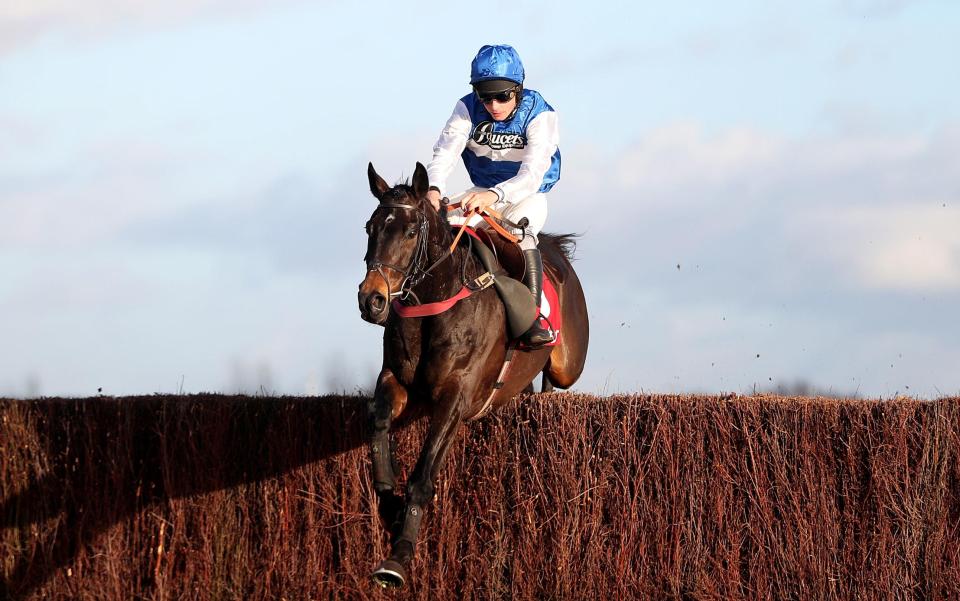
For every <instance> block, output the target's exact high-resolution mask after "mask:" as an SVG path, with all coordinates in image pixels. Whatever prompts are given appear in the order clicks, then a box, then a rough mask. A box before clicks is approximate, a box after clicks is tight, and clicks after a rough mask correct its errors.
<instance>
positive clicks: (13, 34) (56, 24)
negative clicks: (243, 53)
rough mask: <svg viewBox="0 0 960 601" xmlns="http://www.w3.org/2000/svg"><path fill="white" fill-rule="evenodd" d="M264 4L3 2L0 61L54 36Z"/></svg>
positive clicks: (203, 0) (219, 0) (248, 0)
mask: <svg viewBox="0 0 960 601" xmlns="http://www.w3.org/2000/svg"><path fill="white" fill-rule="evenodd" d="M268 4H269V3H268V2H266V1H265V0H232V1H229V2H228V1H226V0H169V1H166V2H163V1H159V0H87V1H85V2H71V1H70V0H8V1H6V2H3V3H2V4H0V56H2V55H3V54H6V53H7V52H10V51H12V50H14V49H15V48H17V47H19V46H21V45H23V44H27V43H30V42H32V41H34V40H35V39H37V38H38V37H40V36H42V35H44V34H47V33H49V32H54V31H59V32H67V33H69V34H74V35H81V36H83V35H96V34H101V33H104V32H109V31H112V30H114V29H115V28H118V27H130V26H134V27H143V26H156V25H160V26H162V25H169V24H172V23H177V22H181V21H185V20H188V19H191V18H194V17H202V16H208V15H211V14H220V13H225V12H226V13H236V12H242V11H244V10H248V9H250V8H255V7H259V6H266V5H268Z"/></svg>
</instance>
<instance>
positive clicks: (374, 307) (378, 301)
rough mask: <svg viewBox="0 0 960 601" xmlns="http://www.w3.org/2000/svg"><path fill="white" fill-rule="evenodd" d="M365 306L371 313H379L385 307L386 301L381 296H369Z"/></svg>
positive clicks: (375, 294)
mask: <svg viewBox="0 0 960 601" xmlns="http://www.w3.org/2000/svg"><path fill="white" fill-rule="evenodd" d="M367 306H368V307H370V312H371V313H380V312H381V311H383V309H384V308H385V307H386V306H387V299H386V298H384V296H383V295H382V294H377V293H374V294H371V295H370V298H369V299H368V300H367Z"/></svg>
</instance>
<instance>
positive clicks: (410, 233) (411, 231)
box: [407, 223, 417, 238]
mask: <svg viewBox="0 0 960 601" xmlns="http://www.w3.org/2000/svg"><path fill="white" fill-rule="evenodd" d="M416 235H417V226H416V224H413V223H411V224H410V225H408V226H407V238H413V237H414V236H416Z"/></svg>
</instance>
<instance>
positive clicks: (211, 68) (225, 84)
mask: <svg viewBox="0 0 960 601" xmlns="http://www.w3.org/2000/svg"><path fill="white" fill-rule="evenodd" d="M675 4H677V3H675ZM958 26H960V4H957V3H956V2H950V1H947V0H943V1H938V0H928V1H922V0H915V1H909V0H811V1H809V2H803V3H796V2H786V1H780V0H776V1H771V2H765V3H758V2H746V1H738V0H731V1H729V2H723V3H716V2H705V1H695V2H685V3H679V4H677V5H676V6H673V5H671V6H667V5H666V4H665V3H646V2H645V3H628V2H595V3H591V5H590V7H589V10H587V9H585V8H584V5H583V4H582V3H574V2H552V3H543V4H534V3H525V2H519V1H516V0H514V1H511V2H499V1H491V2H486V3H483V4H482V5H478V6H477V7H476V8H475V9H473V10H471V11H466V10H464V9H463V8H462V7H461V5H458V4H454V3H445V2H424V3H418V4H404V3H392V2H391V3H387V2H368V3H362V4H357V3H352V2H343V3H341V2H304V1H292V0H278V1H273V2H265V1H261V0H244V1H237V0H232V1H230V2H227V1H225V0H200V1H198V0H191V1H190V2H186V1H183V0H167V1H165V2H159V1H153V0H139V1H136V2H130V1H121V0H88V1H86V2H83V3H76V2H68V1H66V0H13V1H12V2H9V1H8V2H4V3H3V4H2V5H0V396H4V395H6V396H15V397H33V396H40V395H44V396H91V395H96V394H98V393H102V394H109V395H133V394H153V393H177V392H183V393H197V392H225V393H233V392H244V393H264V394H292V395H302V394H322V393H326V392H342V391H346V392H356V391H369V390H370V389H371V388H372V386H373V383H374V381H375V377H376V374H377V372H378V370H379V366H380V349H381V347H380V339H381V337H382V329H381V328H379V327H378V326H374V325H372V324H369V323H366V322H364V321H362V320H361V319H360V316H359V311H358V309H357V304H356V290H357V286H358V284H359V283H360V281H361V279H362V278H363V276H364V267H363V262H362V257H363V254H364V251H365V246H366V238H365V234H364V233H363V229H362V228H363V224H364V223H365V222H366V220H367V219H368V217H369V215H370V213H371V212H372V211H373V209H374V207H375V205H376V200H375V199H373V197H372V196H371V195H370V192H369V187H368V183H367V179H366V167H367V163H368V162H373V164H374V165H375V167H376V168H377V170H378V171H379V172H380V174H381V175H383V176H384V177H385V178H386V179H387V180H388V181H390V182H398V181H401V180H402V179H405V178H407V177H409V176H410V175H411V174H412V173H413V170H414V166H415V164H416V162H417V161H420V162H423V163H425V164H426V163H427V162H429V160H430V157H431V155H432V145H433V142H434V141H435V140H436V137H437V135H438V134H439V132H440V129H441V128H442V126H443V123H444V122H445V121H446V119H447V117H448V116H449V114H450V112H451V111H452V109H453V106H454V104H455V103H456V100H457V99H458V98H460V97H461V96H462V95H464V94H466V93H467V92H469V85H468V81H469V67H470V60H471V59H472V58H473V56H474V55H475V54H476V52H477V50H478V49H479V48H480V46H482V45H484V44H488V43H508V44H511V45H513V46H514V47H515V48H516V49H517V50H518V52H519V53H520V55H521V57H522V58H523V61H524V64H525V67H526V72H527V80H526V85H527V87H529V88H532V89H536V90H538V91H540V92H541V93H542V94H543V96H544V97H545V98H546V99H547V101H548V102H549V103H550V104H551V105H552V106H553V107H554V108H555V109H556V111H557V113H558V115H559V119H560V131H561V142H560V148H561V152H562V154H563V166H562V175H561V180H560V182H559V183H558V184H557V185H556V187H555V188H554V189H553V191H552V192H551V193H550V195H549V203H550V205H549V206H550V215H549V218H548V220H547V226H546V228H545V230H546V231H553V232H576V233H579V234H581V238H580V239H579V246H578V251H577V260H576V262H575V266H576V269H577V271H578V273H579V274H580V277H581V280H582V281H583V285H584V288H585V292H586V296H587V301H588V305H589V310H590V316H591V340H590V350H589V353H588V358H587V365H586V369H585V371H584V373H583V376H582V378H581V379H580V381H579V382H578V383H577V384H576V385H575V389H576V390H579V391H583V392H593V393H598V394H612V393H620V392H656V393H695V392H708V393H720V392H724V393H726V392H736V393H741V394H747V393H751V392H752V391H755V390H774V389H776V388H777V387H780V388H781V389H782V388H784V387H787V388H789V387H791V386H793V387H796V385H797V384H798V383H805V384H806V385H808V386H811V387H812V388H813V389H815V390H817V391H823V392H825V393H830V394H857V395H859V396H861V397H882V398H890V397H894V396H897V395H909V396H916V397H920V398H938V397H941V396H948V395H957V394H960V369H958V368H957V367H956V366H958V365H960V321H958V318H957V315H956V313H957V311H956V308H957V306H958V302H960V236H958V235H957V232H958V231H960V102H958V101H957V98H958V97H960V78H958V77H957V66H956V57H957V56H960V37H958V36H957V35H956V31H957V27H958ZM466 185H467V179H466V175H465V173H464V172H463V169H462V168H460V169H458V171H457V174H456V175H455V176H454V178H453V179H452V181H451V187H455V186H461V187H466Z"/></svg>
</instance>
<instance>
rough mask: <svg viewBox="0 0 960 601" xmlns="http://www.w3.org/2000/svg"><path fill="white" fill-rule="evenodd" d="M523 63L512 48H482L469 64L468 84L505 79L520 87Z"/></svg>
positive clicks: (503, 46) (503, 45) (504, 45)
mask: <svg viewBox="0 0 960 601" xmlns="http://www.w3.org/2000/svg"><path fill="white" fill-rule="evenodd" d="M523 75H524V73H523V63H522V62H520V55H519V54H517V51H516V50H514V49H513V46H508V45H506V44H497V45H495V46H489V45H488V46H484V47H483V48H481V49H480V51H479V52H477V56H476V57H474V59H473V62H472V63H470V84H471V85H475V84H477V83H479V82H481V81H489V80H491V79H506V80H509V81H512V82H513V83H515V84H517V85H520V84H522V83H523Z"/></svg>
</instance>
